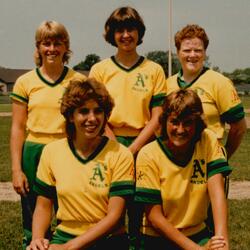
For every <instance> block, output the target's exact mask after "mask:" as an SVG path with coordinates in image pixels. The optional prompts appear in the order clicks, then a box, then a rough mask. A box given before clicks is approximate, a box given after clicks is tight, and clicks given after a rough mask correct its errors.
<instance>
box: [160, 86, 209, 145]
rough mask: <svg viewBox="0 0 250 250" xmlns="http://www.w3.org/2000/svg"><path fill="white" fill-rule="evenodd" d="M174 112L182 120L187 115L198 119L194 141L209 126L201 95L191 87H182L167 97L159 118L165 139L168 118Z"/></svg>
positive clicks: (166, 137)
mask: <svg viewBox="0 0 250 250" xmlns="http://www.w3.org/2000/svg"><path fill="white" fill-rule="evenodd" d="M172 113H174V114H175V115H177V117H178V119H180V120H182V119H184V118H186V117H187V116H192V118H193V119H194V120H195V121H196V132H195V136H194V142H196V141H198V140H199V139H200V137H201V133H202V131H203V130H204V129H205V128H206V127H207V125H206V123H205V118H204V112H203V108H202V103H201V100H200V98H199V96H198V95H197V94H196V93H195V92H194V91H193V90H191V89H180V90H177V91H174V92H172V93H171V94H169V95H167V96H166V97H165V101H164V104H163V112H162V114H161V116H160V118H159V122H160V125H161V136H162V138H163V139H165V140H166V139H168V135H167V129H166V123H167V119H168V117H169V116H170V115H171V114H172Z"/></svg>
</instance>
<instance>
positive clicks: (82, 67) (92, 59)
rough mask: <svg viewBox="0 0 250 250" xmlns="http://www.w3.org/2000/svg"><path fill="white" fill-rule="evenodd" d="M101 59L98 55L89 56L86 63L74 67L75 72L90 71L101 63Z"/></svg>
mask: <svg viewBox="0 0 250 250" xmlns="http://www.w3.org/2000/svg"><path fill="white" fill-rule="evenodd" d="M100 60H101V58H100V57H99V56H98V55H96V54H89V55H87V56H86V57H85V60H84V61H81V62H80V63H78V64H77V65H75V66H74V67H73V69H74V70H86V71H88V70H90V69H91V67H92V66H93V65H94V64H95V63H97V62H100Z"/></svg>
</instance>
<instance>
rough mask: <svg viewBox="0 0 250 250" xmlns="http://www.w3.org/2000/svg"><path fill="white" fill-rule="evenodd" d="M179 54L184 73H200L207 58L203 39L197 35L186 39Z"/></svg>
mask: <svg viewBox="0 0 250 250" xmlns="http://www.w3.org/2000/svg"><path fill="white" fill-rule="evenodd" d="M177 55H178V58H179V61H180V63H181V67H182V70H183V74H189V75H196V74H198V73H200V71H201V70H202V68H203V64H204V61H205V59H206V51H205V48H204V44H203V41H202V40H201V39H199V38H197V37H196V38H191V39H189V38H187V39H184V40H183V41H182V42H181V47H180V49H179V50H178V51H177Z"/></svg>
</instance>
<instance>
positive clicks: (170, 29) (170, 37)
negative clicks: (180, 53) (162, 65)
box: [168, 0, 172, 77]
mask: <svg viewBox="0 0 250 250" xmlns="http://www.w3.org/2000/svg"><path fill="white" fill-rule="evenodd" d="M171 44H172V0H168V77H170V76H171V75H172V48H171V47H172V46H171Z"/></svg>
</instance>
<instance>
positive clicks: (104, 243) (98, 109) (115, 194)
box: [29, 79, 134, 250]
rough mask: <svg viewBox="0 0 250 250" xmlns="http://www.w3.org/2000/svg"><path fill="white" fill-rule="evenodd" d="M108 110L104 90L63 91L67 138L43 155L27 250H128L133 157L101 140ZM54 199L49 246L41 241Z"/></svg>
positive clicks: (78, 86) (74, 87) (74, 86)
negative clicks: (55, 222) (127, 214)
mask: <svg viewBox="0 0 250 250" xmlns="http://www.w3.org/2000/svg"><path fill="white" fill-rule="evenodd" d="M112 107H113V101H112V100H111V98H110V96H109V95H108V92H107V91H106V89H105V87H104V85H103V84H99V83H97V82H94V81H92V80H90V79H89V80H87V81H73V82H71V83H70V85H69V87H68V88H67V89H66V92H65V94H64V96H63V99H62V104H61V113H62V114H63V115H64V117H65V119H66V132H67V136H68V138H66V139H62V140H58V141H56V142H53V143H50V144H48V145H47V146H46V147H45V148H44V150H43V152H42V156H41V160H40V163H39V167H38V172H37V179H36V184H35V191H36V192H37V193H38V195H39V196H38V200H37V204H36V208H35V212H34V217H33V225H32V236H33V239H32V242H31V244H30V246H29V249H33V250H34V249H40V250H43V249H50V250H55V249H60V250H62V249H82V248H84V249H95V250H98V249H115V250H117V249H124V250H128V242H127V236H126V234H125V226H124V220H123V214H124V208H125V200H126V197H127V196H129V195H131V194H133V182H134V176H133V171H134V170H133V168H134V166H133V156H132V154H131V153H130V151H129V150H128V149H127V148H126V147H125V146H122V145H121V144H119V143H117V142H115V141H111V140H109V139H108V138H107V137H105V136H103V135H102V134H103V131H104V128H105V125H106V122H107V119H108V117H109V115H110V113H111V110H112ZM55 194H57V199H58V211H57V214H56V217H57V220H58V225H57V227H56V231H55V234H54V235H53V238H52V240H51V241H50V243H49V241H48V240H47V239H44V237H45V236H44V235H45V232H46V229H47V228H48V226H49V225H50V221H51V215H52V208H53V203H54V202H55V199H54V197H55Z"/></svg>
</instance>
